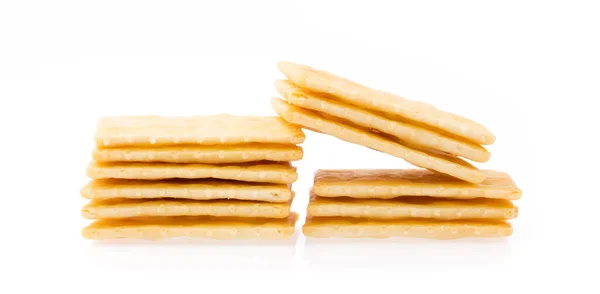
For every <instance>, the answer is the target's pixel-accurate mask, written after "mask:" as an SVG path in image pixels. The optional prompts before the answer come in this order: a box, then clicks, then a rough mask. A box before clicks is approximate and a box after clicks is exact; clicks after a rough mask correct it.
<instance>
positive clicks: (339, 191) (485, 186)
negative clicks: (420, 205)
mask: <svg viewBox="0 0 600 294" xmlns="http://www.w3.org/2000/svg"><path fill="white" fill-rule="evenodd" d="M481 172H482V173H483V174H484V175H485V180H484V181H483V182H482V183H480V184H472V183H467V182H464V181H460V180H457V179H455V178H453V177H450V176H447V175H442V174H439V173H435V172H432V171H429V170H423V169H396V170H392V169H388V170H386V169H362V170H361V169H359V170H318V171H317V172H316V173H315V179H314V186H313V191H314V193H315V194H316V195H318V196H321V197H352V198H380V199H390V198H395V197H398V196H430V197H442V198H455V199H472V198H495V199H508V200H517V199H520V198H521V195H522V191H521V190H520V189H519V188H518V187H517V186H516V184H515V182H514V181H513V180H512V178H511V177H510V175H508V174H507V173H504V172H498V171H493V170H481Z"/></svg>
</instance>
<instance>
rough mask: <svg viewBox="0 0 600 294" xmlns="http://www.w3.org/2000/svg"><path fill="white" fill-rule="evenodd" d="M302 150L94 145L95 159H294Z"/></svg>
mask: <svg viewBox="0 0 600 294" xmlns="http://www.w3.org/2000/svg"><path fill="white" fill-rule="evenodd" d="M303 156H304V152H303V150H302V148H301V147H300V146H296V145H276V144H259V143H255V144H241V145H214V146H200V145H188V146H173V147H119V148H111V149H103V148H95V149H94V151H93V152H92V157H93V159H94V160H95V161H98V162H172V163H206V164H218V163H243V162H255V161H297V160H300V159H302V157H303Z"/></svg>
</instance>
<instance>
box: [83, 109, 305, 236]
mask: <svg viewBox="0 0 600 294" xmlns="http://www.w3.org/2000/svg"><path fill="white" fill-rule="evenodd" d="M304 139H305V136H304V133H303V132H302V129H300V128H299V127H297V126H294V125H292V124H289V123H287V122H285V121H284V120H282V119H281V118H279V117H277V116H273V117H259V116H254V117H252V116H234V115H228V114H219V115H211V116H193V117H162V116H129V117H104V118H101V119H100V120H99V121H98V125H97V130H96V134H95V148H94V150H93V153H92V161H91V163H90V165H89V166H88V168H87V175H88V177H90V178H91V181H90V182H89V183H88V184H87V185H86V186H85V187H83V188H82V189H81V195H82V196H83V197H84V198H87V199H89V200H90V202H89V203H88V204H87V205H85V207H83V209H82V215H83V216H84V217H85V218H86V219H90V220H93V222H92V223H91V224H90V225H89V226H87V227H86V228H84V229H83V236H84V237H86V238H89V239H96V240H100V239H119V238H134V239H151V240H156V239H165V238H176V237H198V238H215V239H285V238H288V237H290V236H291V235H292V234H293V233H294V230H295V223H296V220H297V217H298V215H297V214H296V213H295V212H292V211H291V203H292V200H293V198H294V192H293V191H292V184H293V183H294V182H295V181H296V179H297V177H298V175H297V172H296V168H295V167H294V166H293V165H292V162H293V161H297V160H300V159H302V157H303V150H302V148H301V147H300V146H298V144H301V143H302V142H303V141H304Z"/></svg>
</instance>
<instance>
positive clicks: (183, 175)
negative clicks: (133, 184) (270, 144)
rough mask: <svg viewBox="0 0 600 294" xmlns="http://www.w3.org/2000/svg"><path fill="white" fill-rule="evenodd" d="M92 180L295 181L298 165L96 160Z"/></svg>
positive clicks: (90, 167) (92, 165)
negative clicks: (210, 179)
mask: <svg viewBox="0 0 600 294" xmlns="http://www.w3.org/2000/svg"><path fill="white" fill-rule="evenodd" d="M87 175H88V176H89V177H90V178H92V179H132V180H163V179H204V178H212V179H225V180H236V181H243V182H259V183H277V184H291V183H293V182H295V181H296V179H297V178H298V174H297V173H296V168H295V167H293V166H291V165H290V164H289V163H246V164H236V165H233V164H227V165H208V164H196V163H192V164H177V163H96V162H92V163H91V164H90V165H89V166H88V168H87Z"/></svg>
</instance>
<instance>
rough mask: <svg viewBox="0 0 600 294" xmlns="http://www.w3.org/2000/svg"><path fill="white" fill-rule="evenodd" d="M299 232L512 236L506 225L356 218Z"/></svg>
mask: <svg viewBox="0 0 600 294" xmlns="http://www.w3.org/2000/svg"><path fill="white" fill-rule="evenodd" d="M302 232H303V233H304V235H306V236H307V237H312V238H329V237H342V238H390V237H406V238H425V239H439V240H450V239H461V238H492V237H508V236H510V235H512V232H513V229H512V227H511V225H510V224H509V223H507V222H505V221H491V220H487V221H484V220H478V221H469V220H454V221H436V220H427V219H407V220H387V221H384V220H367V219H359V218H341V217H332V218H308V219H307V220H306V223H305V224H304V226H303V227H302Z"/></svg>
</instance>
